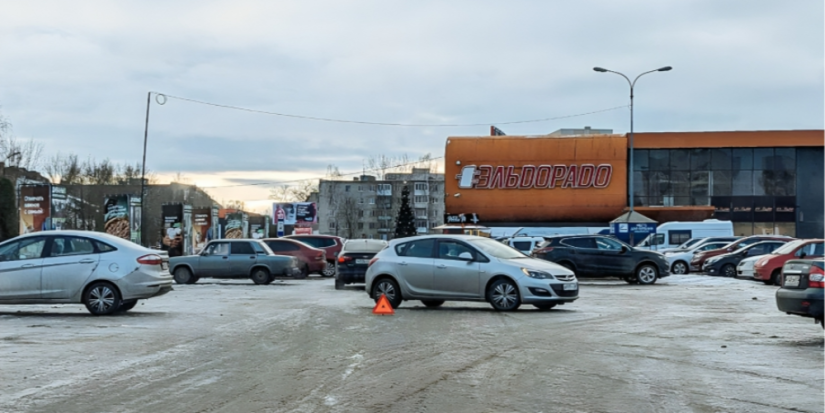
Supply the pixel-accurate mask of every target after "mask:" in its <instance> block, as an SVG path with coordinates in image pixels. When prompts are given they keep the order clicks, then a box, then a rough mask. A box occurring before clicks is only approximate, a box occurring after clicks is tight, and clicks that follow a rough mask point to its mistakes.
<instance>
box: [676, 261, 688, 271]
mask: <svg viewBox="0 0 825 413" xmlns="http://www.w3.org/2000/svg"><path fill="white" fill-rule="evenodd" d="M686 272H687V268H686V265H685V264H684V263H681V262H677V263H676V264H673V273H674V274H684V273H686Z"/></svg>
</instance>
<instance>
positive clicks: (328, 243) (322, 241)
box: [292, 237, 335, 248]
mask: <svg viewBox="0 0 825 413" xmlns="http://www.w3.org/2000/svg"><path fill="white" fill-rule="evenodd" d="M292 239H294V240H296V241H301V242H303V243H304V244H308V245H310V246H312V247H315V248H328V247H334V246H335V239H333V238H312V237H295V238H292Z"/></svg>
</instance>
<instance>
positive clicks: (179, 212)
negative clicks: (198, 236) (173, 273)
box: [160, 204, 184, 257]
mask: <svg viewBox="0 0 825 413" xmlns="http://www.w3.org/2000/svg"><path fill="white" fill-rule="evenodd" d="M161 214H162V220H163V229H161V239H162V240H163V241H162V242H161V246H160V249H162V250H163V251H167V252H168V253H169V256H170V257H178V256H181V255H183V244H184V242H183V205H181V204H168V205H162V206H161Z"/></svg>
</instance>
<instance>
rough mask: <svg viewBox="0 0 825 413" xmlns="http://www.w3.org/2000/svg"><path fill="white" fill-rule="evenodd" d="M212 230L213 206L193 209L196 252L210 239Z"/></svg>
mask: <svg viewBox="0 0 825 413" xmlns="http://www.w3.org/2000/svg"><path fill="white" fill-rule="evenodd" d="M210 231H212V208H193V209H192V245H194V246H195V252H196V253H197V252H198V251H200V250H202V249H203V247H205V246H206V243H207V242H209V239H210V235H209V234H210Z"/></svg>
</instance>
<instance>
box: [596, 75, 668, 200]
mask: <svg viewBox="0 0 825 413" xmlns="http://www.w3.org/2000/svg"><path fill="white" fill-rule="evenodd" d="M671 69H673V68H672V67H670V66H665V67H660V68H658V69H655V70H651V71H648V72H644V73H642V74H640V75H639V76H636V78H635V79H633V81H632V82H631V81H630V78H628V77H627V76H625V75H624V74H622V73H619V72H614V71H612V70H607V69H604V68H601V67H594V68H593V70H595V71H597V72H602V73H604V72H610V73H615V74H617V75H619V76H621V77H623V78H624V79H625V80H627V84H628V85H630V171H629V173H628V174H627V176H628V180H629V181H630V183H629V185H628V186H629V187H630V212H631V213H632V212H633V200H634V199H633V198H634V197H635V196H636V194H635V193H634V192H633V171H634V169H633V87H634V86H636V81H637V80H639V78H640V77H642V76H644V75H646V74H648V73H653V72H667V71H668V70H671Z"/></svg>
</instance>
